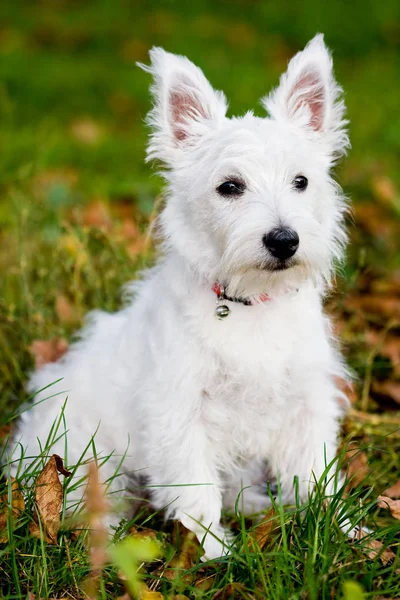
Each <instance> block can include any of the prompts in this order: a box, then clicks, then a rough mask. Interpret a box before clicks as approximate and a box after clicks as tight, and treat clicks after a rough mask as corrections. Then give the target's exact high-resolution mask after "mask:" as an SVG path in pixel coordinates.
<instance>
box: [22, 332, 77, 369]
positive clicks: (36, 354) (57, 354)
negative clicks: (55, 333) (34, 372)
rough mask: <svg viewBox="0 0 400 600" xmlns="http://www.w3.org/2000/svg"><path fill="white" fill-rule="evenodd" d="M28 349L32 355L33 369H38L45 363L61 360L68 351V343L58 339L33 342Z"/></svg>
mask: <svg viewBox="0 0 400 600" xmlns="http://www.w3.org/2000/svg"><path fill="white" fill-rule="evenodd" d="M29 349H30V351H31V353H32V354H33V358H34V360H35V367H36V368H37V369H40V368H41V367H43V366H44V365H46V364H47V363H51V362H56V361H57V360H58V359H59V358H61V357H62V356H63V355H64V354H65V353H66V351H67V350H68V342H67V340H65V339H64V338H59V337H56V338H53V339H51V340H34V341H33V342H32V344H31V345H30V348H29Z"/></svg>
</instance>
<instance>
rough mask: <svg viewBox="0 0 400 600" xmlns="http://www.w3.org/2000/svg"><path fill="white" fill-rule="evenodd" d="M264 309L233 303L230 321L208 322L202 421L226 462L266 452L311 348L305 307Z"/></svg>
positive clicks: (309, 316)
mask: <svg viewBox="0 0 400 600" xmlns="http://www.w3.org/2000/svg"><path fill="white" fill-rule="evenodd" d="M235 309H239V310H235ZM240 309H244V310H240ZM281 309H283V310H281ZM257 310H259V311H260V313H261V318H259V317H260V314H256V312H255V311H257ZM262 311H263V309H262V307H258V308H257V307H254V312H253V308H248V307H233V311H232V313H231V314H230V315H229V316H228V317H227V319H226V321H222V322H219V321H214V322H210V321H209V322H208V323H206V325H207V326H208V332H207V339H206V340H205V343H206V345H207V352H210V354H209V363H208V364H209V368H208V374H209V379H208V378H206V379H208V380H207V383H206V385H205V386H204V389H203V398H202V419H203V421H204V424H205V426H206V427H207V434H208V436H209V438H210V439H211V440H212V442H214V447H215V448H216V451H217V452H218V453H220V455H221V461H222V462H223V461H225V460H227V461H228V462H229V461H230V460H236V459H237V457H241V456H243V457H244V458H248V457H250V456H265V455H267V454H268V449H269V448H270V447H271V443H272V440H273V439H274V438H276V436H277V435H279V431H280V430H281V429H282V424H283V422H284V419H285V417H286V416H287V411H288V410H290V406H291V402H293V397H294V395H295V394H296V393H297V392H296V389H297V385H296V381H295V377H296V376H295V373H297V372H298V370H299V369H298V367H299V364H301V363H302V361H304V362H305V364H306V363H308V362H309V354H310V352H313V344H312V343H310V332H312V331H313V322H314V319H313V315H312V314H310V312H309V311H308V310H307V309H306V310H305V311H304V312H303V313H301V312H300V313H299V311H298V310H296V307H295V309H293V307H292V306H291V305H290V303H287V306H286V307H281V306H280V307H277V309H276V310H274V308H273V307H271V310H269V311H264V312H262ZM203 323H204V322H203ZM315 325H316V328H315ZM316 329H318V319H317V323H316V324H315V323H314V331H315V330H316ZM317 337H318V334H317ZM312 338H313V334H312V333H311V339H312ZM306 340H307V342H306ZM306 346H307V347H306Z"/></svg>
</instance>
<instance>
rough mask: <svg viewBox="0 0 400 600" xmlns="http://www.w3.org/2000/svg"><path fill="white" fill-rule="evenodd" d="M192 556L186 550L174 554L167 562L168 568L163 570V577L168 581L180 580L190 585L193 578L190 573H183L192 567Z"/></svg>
mask: <svg viewBox="0 0 400 600" xmlns="http://www.w3.org/2000/svg"><path fill="white" fill-rule="evenodd" d="M193 564H194V563H193V560H192V557H191V556H190V554H189V553H188V552H185V551H183V552H180V553H179V554H178V555H177V556H174V557H173V558H172V559H171V560H170V562H169V568H168V569H166V570H165V571H164V577H165V578H166V579H169V580H170V581H174V580H177V581H181V582H183V583H185V584H187V585H191V583H192V580H193V574H192V573H184V571H188V570H189V569H191V568H192V567H193Z"/></svg>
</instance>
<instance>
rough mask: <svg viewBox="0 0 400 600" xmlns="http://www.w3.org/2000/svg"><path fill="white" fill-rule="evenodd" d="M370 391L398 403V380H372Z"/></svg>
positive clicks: (399, 387) (399, 386) (399, 390)
mask: <svg viewBox="0 0 400 600" xmlns="http://www.w3.org/2000/svg"><path fill="white" fill-rule="evenodd" d="M372 392H373V393H374V394H378V395H379V396H385V397H387V398H390V399H391V400H393V401H394V402H396V404H400V381H383V382H377V381H374V382H373V385H372Z"/></svg>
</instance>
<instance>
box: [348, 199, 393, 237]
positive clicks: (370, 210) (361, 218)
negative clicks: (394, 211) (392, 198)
mask: <svg viewBox="0 0 400 600" xmlns="http://www.w3.org/2000/svg"><path fill="white" fill-rule="evenodd" d="M388 213H389V211H388V210H387V208H386V207H385V206H383V205H382V204H377V203H374V204H372V203H367V202H359V203H358V204H356V205H355V206H354V216H355V222H356V225H357V227H358V228H359V229H360V230H364V231H366V232H367V233H368V234H369V235H372V236H374V237H377V238H381V239H385V240H387V239H390V238H391V236H392V235H393V224H392V219H391V217H390V215H389V214H388Z"/></svg>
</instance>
